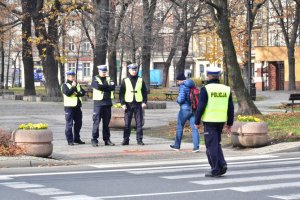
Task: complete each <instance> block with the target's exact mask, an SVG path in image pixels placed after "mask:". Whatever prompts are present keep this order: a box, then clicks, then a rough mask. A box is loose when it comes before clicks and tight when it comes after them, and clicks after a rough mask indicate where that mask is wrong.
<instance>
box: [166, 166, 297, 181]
mask: <svg viewBox="0 0 300 200" xmlns="http://www.w3.org/2000/svg"><path fill="white" fill-rule="evenodd" d="M297 170H300V167H280V168H267V169H250V170H249V169H247V170H238V171H229V172H227V174H226V175H241V174H246V175H248V174H261V173H272V172H285V171H297ZM203 176H204V173H193V174H184V175H174V176H161V177H160V178H165V179H171V180H175V179H188V178H200V177H203Z"/></svg>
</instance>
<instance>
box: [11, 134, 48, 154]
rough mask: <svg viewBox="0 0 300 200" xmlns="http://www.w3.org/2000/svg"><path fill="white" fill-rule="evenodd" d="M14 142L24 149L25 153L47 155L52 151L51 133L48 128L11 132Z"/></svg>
mask: <svg viewBox="0 0 300 200" xmlns="http://www.w3.org/2000/svg"><path fill="white" fill-rule="evenodd" d="M12 137H13V138H12V139H13V141H14V142H15V144H16V145H17V146H19V147H21V148H22V149H23V150H24V154H25V155H30V156H37V157H48V156H50V155H51V154H52V151H53V144H52V141H53V133H52V131H51V130H49V129H41V130H21V129H17V130H15V131H14V132H13V135H12Z"/></svg>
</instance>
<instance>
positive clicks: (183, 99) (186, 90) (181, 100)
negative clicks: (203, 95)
mask: <svg viewBox="0 0 300 200" xmlns="http://www.w3.org/2000/svg"><path fill="white" fill-rule="evenodd" d="M192 87H195V83H194V81H193V80H190V79H188V80H185V81H183V82H182V83H181V84H180V86H179V93H178V97H177V103H178V104H179V105H180V108H181V109H185V110H190V109H191V100H190V89H191V88H192Z"/></svg>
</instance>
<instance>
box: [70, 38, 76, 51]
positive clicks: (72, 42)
mask: <svg viewBox="0 0 300 200" xmlns="http://www.w3.org/2000/svg"><path fill="white" fill-rule="evenodd" d="M69 50H70V51H74V50H75V44H74V39H73V38H70V39H69Z"/></svg>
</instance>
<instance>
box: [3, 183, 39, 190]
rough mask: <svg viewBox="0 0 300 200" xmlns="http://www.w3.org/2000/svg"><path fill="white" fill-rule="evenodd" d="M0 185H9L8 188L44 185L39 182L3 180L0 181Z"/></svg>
mask: <svg viewBox="0 0 300 200" xmlns="http://www.w3.org/2000/svg"><path fill="white" fill-rule="evenodd" d="M0 185H3V186H6V187H10V188H15V189H25V188H39V187H44V186H43V185H40V184H30V183H26V182H5V183H0Z"/></svg>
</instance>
